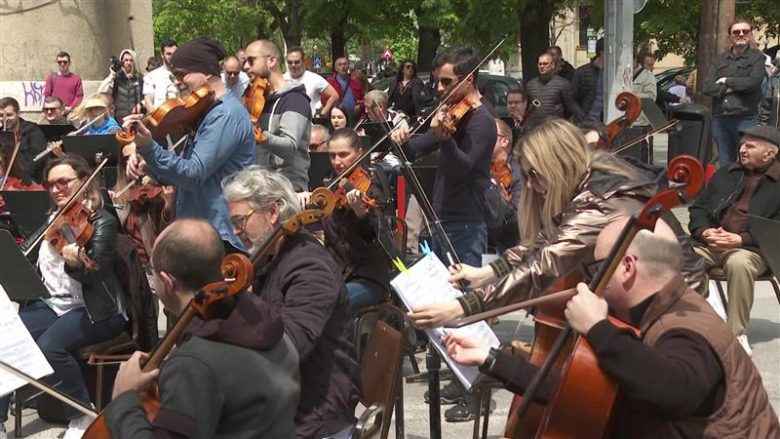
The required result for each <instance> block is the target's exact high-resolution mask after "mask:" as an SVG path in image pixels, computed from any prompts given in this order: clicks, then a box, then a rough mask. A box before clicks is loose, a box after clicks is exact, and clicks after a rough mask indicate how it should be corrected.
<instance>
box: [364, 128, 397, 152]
mask: <svg viewBox="0 0 780 439" xmlns="http://www.w3.org/2000/svg"><path fill="white" fill-rule="evenodd" d="M360 128H362V129H363V131H364V132H365V133H366V136H368V138H369V139H370V142H369V143H368V145H364V147H366V148H369V147H371V145H373V144H374V143H376V142H377V141H379V139H381V138H382V137H385V135H386V134H387V131H389V130H392V129H393V123H392V122H388V123H385V122H365V123H363V124H362V125H360ZM392 146H393V144H392V140H390V137H386V138H385V140H384V141H382V143H380V144H379V146H378V147H377V148H376V149H375V150H374V152H386V151H389V150H390V148H392Z"/></svg>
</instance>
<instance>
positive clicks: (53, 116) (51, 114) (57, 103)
mask: <svg viewBox="0 0 780 439" xmlns="http://www.w3.org/2000/svg"><path fill="white" fill-rule="evenodd" d="M38 125H70V122H68V118H66V117H65V106H64V105H62V101H61V100H60V98H58V97H57V96H47V97H46V98H44V99H43V114H42V115H41V120H39V121H38Z"/></svg>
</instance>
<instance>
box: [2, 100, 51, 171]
mask: <svg viewBox="0 0 780 439" xmlns="http://www.w3.org/2000/svg"><path fill="white" fill-rule="evenodd" d="M0 124H1V125H2V131H10V132H12V133H14V140H15V144H16V145H19V155H18V156H17V157H16V160H21V161H22V163H23V164H24V171H25V172H26V173H27V175H29V176H30V177H31V178H32V179H33V180H35V181H36V182H41V181H43V168H44V167H45V166H46V161H45V160H44V161H37V162H36V161H34V160H33V159H34V158H35V156H37V155H38V154H40V153H41V151H43V150H44V149H45V148H46V135H44V134H43V131H41V129H40V128H38V126H37V125H36V124H34V123H32V122H28V121H26V120H24V119H22V118H21V116H20V115H19V102H18V101H17V100H16V99H14V98H12V97H4V98H2V99H0Z"/></svg>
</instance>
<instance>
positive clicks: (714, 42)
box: [695, 0, 736, 106]
mask: <svg viewBox="0 0 780 439" xmlns="http://www.w3.org/2000/svg"><path fill="white" fill-rule="evenodd" d="M735 7H736V5H735V3H734V0H702V2H701V12H700V15H699V41H698V43H697V46H696V96H695V99H696V102H698V103H700V104H702V105H706V106H710V104H711V99H710V98H709V97H707V96H704V95H702V94H701V89H702V84H703V83H704V79H705V78H706V77H707V73H708V72H709V70H710V65H711V64H712V60H713V58H715V56H716V55H717V54H719V53H721V52H723V51H725V50H726V49H727V48H728V47H729V42H728V31H729V25H730V24H731V22H732V21H734V10H735Z"/></svg>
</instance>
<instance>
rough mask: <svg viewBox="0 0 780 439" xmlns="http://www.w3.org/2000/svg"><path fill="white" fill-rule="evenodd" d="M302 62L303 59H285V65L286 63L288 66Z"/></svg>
mask: <svg viewBox="0 0 780 439" xmlns="http://www.w3.org/2000/svg"><path fill="white" fill-rule="evenodd" d="M302 62H303V61H300V60H296V61H290V60H289V59H288V60H287V65H288V66H297V65H298V64H301V63H302Z"/></svg>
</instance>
